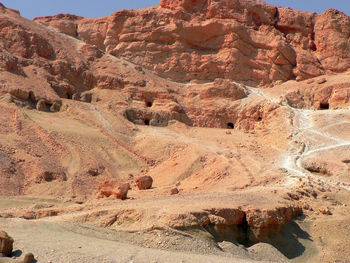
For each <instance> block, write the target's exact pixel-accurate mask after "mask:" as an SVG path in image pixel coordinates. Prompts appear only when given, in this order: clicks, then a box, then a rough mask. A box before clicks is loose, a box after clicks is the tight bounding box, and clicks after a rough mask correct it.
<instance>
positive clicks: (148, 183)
mask: <svg viewBox="0 0 350 263" xmlns="http://www.w3.org/2000/svg"><path fill="white" fill-rule="evenodd" d="M135 183H136V185H137V187H138V188H139V189H140V190H147V189H151V188H152V184H153V179H152V177H151V176H141V177H139V178H137V179H136V181H135Z"/></svg>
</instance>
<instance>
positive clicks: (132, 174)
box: [0, 0, 350, 262]
mask: <svg viewBox="0 0 350 263" xmlns="http://www.w3.org/2000/svg"><path fill="white" fill-rule="evenodd" d="M349 36H350V18H349V17H347V16H346V15H344V14H343V13H341V12H338V11H336V10H328V11H327V12H326V13H324V14H322V15H316V14H315V13H306V12H299V11H294V10H291V9H288V8H278V7H275V6H272V5H268V4H265V3H263V2H261V1H253V0H251V1H249V0H246V1H244V0H230V1H229V0H221V1H214V0H197V1H195V0H177V1H169V0H162V1H161V3H160V6H158V7H154V8H147V9H142V10H124V11H120V12H117V13H114V14H113V15H111V16H108V17H104V18H100V19H87V18H83V17H78V16H74V15H57V16H53V17H42V18H37V19H35V20H34V21H30V20H27V19H25V18H23V17H21V16H20V14H19V13H18V12H16V11H14V10H11V9H7V8H6V7H4V6H0V123H1V125H0V195H2V196H5V197H3V198H4V200H5V201H4V200H3V199H1V198H0V204H2V203H1V202H5V203H6V202H8V203H6V207H5V208H3V209H2V208H1V209H0V217H2V218H12V217H15V218H17V217H21V218H25V219H31V220H35V219H39V218H45V217H50V220H53V222H65V221H69V222H73V223H74V224H78V223H79V224H92V225H94V226H99V227H104V228H108V229H114V230H120V231H130V232H132V233H143V234H145V235H140V236H142V237H138V238H135V240H136V241H137V242H138V244H143V245H147V246H152V247H155V248H167V249H179V250H191V249H193V250H195V251H194V252H196V253H202V252H203V251H207V243H205V244H204V243H203V244H204V245H203V244H202V243H200V244H199V243H198V247H197V246H190V245H186V246H185V245H183V246H180V245H176V244H179V243H181V244H182V242H178V240H177V239H176V238H179V240H180V241H184V240H185V239H186V238H189V237H190V238H189V239H191V242H195V241H193V240H198V239H199V238H203V240H206V241H205V242H209V243H208V244H209V245H208V246H209V247H210V249H209V250H210V251H211V252H210V253H216V254H218V255H222V254H220V253H226V254H225V256H227V255H228V254H227V253H229V252H228V249H227V247H226V248H223V247H221V245H222V244H221V243H220V242H221V241H223V240H224V241H234V242H237V243H240V244H241V245H245V246H247V247H248V246H250V245H254V244H256V243H260V242H268V243H270V244H273V245H274V246H275V247H276V248H278V249H279V250H280V252H278V253H277V252H276V253H277V259H276V258H275V259H276V260H286V258H285V257H287V258H289V259H297V260H303V259H305V258H306V257H313V259H315V261H314V262H327V260H328V261H333V259H338V260H344V259H348V258H349V257H350V255H349V251H348V250H347V249H343V248H344V246H342V245H344V244H347V240H348V236H349V235H348V234H349V233H348V232H349V231H348V230H347V229H346V228H344V229H345V230H344V229H342V230H341V229H339V228H338V227H337V226H338V225H339V224H343V225H347V224H348V223H349V221H350V218H349V217H348V214H349V208H348V205H350V199H349V197H348V191H349V189H350V188H349V187H350V178H349V163H350V161H349V160H350V150H349V149H350V137H349V134H350V133H349V131H350V111H349V99H350V74H349V71H348V69H349V66H350V55H349V54H350V52H349V51H350V50H349V46H350V42H349ZM140 185H148V186H147V187H146V186H142V187H141V186H140ZM140 188H141V189H142V190H140ZM145 188H146V189H145ZM18 195H20V196H23V200H26V201H24V203H23V204H22V203H21V205H17V204H18V203H17V202H12V201H11V200H17V199H15V198H14V197H11V196H18ZM29 196H30V197H29ZM32 197H36V198H37V199H35V200H38V202H39V204H36V205H35V206H30V205H26V204H27V203H26V202H29V201H28V200H32V199H30V198H32ZM106 197H108V198H106ZM115 198H116V199H118V198H119V199H123V200H119V199H118V200H116V199H115ZM48 199H50V201H48ZM52 199H54V200H55V201H52ZM21 200H22V199H21ZM30 204H31V203H30ZM301 214H304V215H305V221H303V222H301V221H300V222H299V221H298V225H296V223H295V224H289V225H288V223H290V222H291V221H292V220H293V219H294V218H295V217H297V216H299V215H301ZM53 216H55V217H54V218H53ZM4 220H7V219H4ZM8 220H10V219H8ZM1 222H2V221H0V225H1V224H2V223H1ZM4 222H5V221H4ZM6 222H7V221H6ZM310 222H312V223H310ZM304 223H305V225H303V224H304ZM291 225H292V227H291ZM311 225H315V226H312V227H311ZM319 225H322V226H323V225H324V226H325V227H318V226H319ZM296 226H297V227H296ZM299 228H300V229H299ZM301 228H303V230H301ZM164 229H165V230H164ZM286 229H287V230H286ZM325 229H327V231H328V230H329V231H331V233H327V231H326V230H325ZM168 230H169V231H170V230H171V231H174V232H171V233H173V234H172V235H170V236H171V237H174V240H175V239H176V240H177V241H176V240H175V241H176V242H177V243H176V242H175V241H174V240H170V241H174V243H171V242H170V241H169V240H168V239H167V238H170V237H168V235H167V236H165V234H164V233H165V232H164V231H168ZM106 231H107V230H106ZM138 231H141V232H138ZM182 231H185V232H182ZM186 231H187V232H186ZM191 231H192V232H191ZM193 231H194V232H193ZM288 231H289V232H288ZM290 231H291V232H290ZM303 231H305V233H304V232H303ZM307 232H309V234H308V233H307ZM166 233H167V234H168V232H166ZM179 233H180V234H179ZM193 233H197V234H198V233H199V234H198V235H197V234H193ZM158 234H159V235H158ZM163 234H164V237H163V236H162V235H163ZM208 235H209V236H210V237H211V238H208ZM281 235H282V239H281V240H288V242H289V241H290V242H292V243H291V244H292V245H291V246H284V245H283V246H282V245H281V244H284V243H283V242H282V243H281V242H280V241H281V240H279V239H278V238H280V237H281ZM308 235H310V236H311V237H312V238H308V237H309V236H308ZM161 236H162V237H161ZM180 236H181V237H180ZM320 236H322V238H321V237H320ZM185 237H186V238H185ZM318 237H320V238H318ZM338 237H341V239H342V240H344V242H343V243H341V244H339V243H337V242H333V241H334V239H337V238H338ZM160 239H161V240H160ZM163 239H164V240H163ZM133 240H134V239H133ZM135 240H134V241H135ZM140 240H142V242H141V241H140ZM186 240H187V239H186ZM201 240H202V239H201ZM208 240H209V241H208ZM320 240H321V241H320ZM136 241H135V242H136ZM163 241H164V242H163ZM165 241H166V242H165ZM168 241H169V242H168ZM137 242H136V243H137ZM159 242H160V243H159ZM162 242H163V243H162ZM186 242H187V241H186ZM196 242H197V241H196ZM198 242H199V241H198ZM201 242H202V241H201ZM203 242H204V241H203ZM165 243H166V244H168V246H165V247H161V245H162V244H165ZM219 243H220V249H219ZM186 244H187V243H186ZM325 244H326V245H325ZM231 245H232V246H233V244H231ZM260 245H261V244H260ZM291 247H292V248H291ZM294 248H296V249H294ZM196 249H197V250H196ZM225 249H226V250H225ZM237 249H238V250H239V251H240V253H243V254H244V256H245V257H246V258H250V259H256V257H255V256H254V255H255V254H254V253H253V252H251V251H248V250H245V249H242V248H238V247H237ZM293 249H294V250H293ZM303 249H304V250H303ZM238 250H237V251H238ZM318 250H319V251H322V253H321V254H317V253H316V252H315V251H318ZM223 251H224V252H223ZM235 251H236V250H235ZM304 251H306V252H305V253H304ZM335 252H337V253H338V254H337V253H335ZM281 253H282V254H283V255H282V254H281ZM274 255H275V254H274ZM334 255H336V256H334ZM262 259H266V258H264V257H263V258H262ZM223 262H224V261H223Z"/></svg>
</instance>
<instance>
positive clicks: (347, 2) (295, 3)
mask: <svg viewBox="0 0 350 263" xmlns="http://www.w3.org/2000/svg"><path fill="white" fill-rule="evenodd" d="M0 2H1V3H3V4H4V5H5V6H7V7H10V8H14V9H17V10H19V11H20V12H21V14H22V16H24V17H27V18H34V17H39V16H49V15H56V14H59V13H70V14H75V15H80V16H84V17H102V16H107V15H110V14H112V13H114V12H116V11H118V10H121V9H139V8H144V7H150V6H156V5H159V2H160V0H98V1H96V0H0ZM265 2H267V3H269V4H273V5H277V6H283V7H288V6H289V7H291V8H293V9H297V10H303V11H310V12H312V11H314V12H317V13H323V12H324V11H326V10H327V9H328V8H335V9H338V10H340V11H343V12H344V13H346V14H347V15H350V0H266V1H265Z"/></svg>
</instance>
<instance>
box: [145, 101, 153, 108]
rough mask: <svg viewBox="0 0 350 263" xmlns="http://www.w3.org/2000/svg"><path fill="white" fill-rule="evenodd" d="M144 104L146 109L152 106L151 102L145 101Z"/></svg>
mask: <svg viewBox="0 0 350 263" xmlns="http://www.w3.org/2000/svg"><path fill="white" fill-rule="evenodd" d="M145 104H146V107H148V108H150V107H152V106H153V101H150V100H146V101H145Z"/></svg>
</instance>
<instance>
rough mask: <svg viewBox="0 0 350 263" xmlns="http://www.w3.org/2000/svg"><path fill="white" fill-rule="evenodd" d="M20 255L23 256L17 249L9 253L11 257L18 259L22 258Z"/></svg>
mask: <svg viewBox="0 0 350 263" xmlns="http://www.w3.org/2000/svg"><path fill="white" fill-rule="evenodd" d="M22 254H23V252H22V250H19V249H17V250H15V251H13V252H12V253H11V256H12V257H16V258H19V257H20V256H22Z"/></svg>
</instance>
